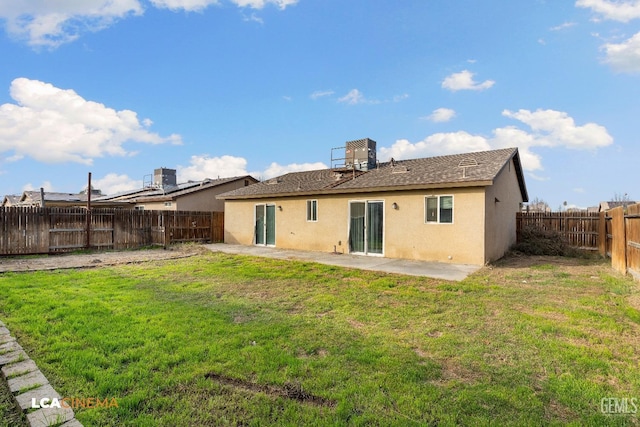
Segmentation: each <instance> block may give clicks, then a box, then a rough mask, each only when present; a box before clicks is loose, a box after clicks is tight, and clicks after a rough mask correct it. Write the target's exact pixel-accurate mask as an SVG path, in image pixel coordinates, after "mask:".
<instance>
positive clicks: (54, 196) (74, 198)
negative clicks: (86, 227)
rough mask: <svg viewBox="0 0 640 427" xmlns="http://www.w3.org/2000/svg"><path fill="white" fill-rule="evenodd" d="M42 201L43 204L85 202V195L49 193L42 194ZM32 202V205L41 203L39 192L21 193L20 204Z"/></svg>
mask: <svg viewBox="0 0 640 427" xmlns="http://www.w3.org/2000/svg"><path fill="white" fill-rule="evenodd" d="M44 200H45V202H47V201H51V202H86V201H87V195H86V194H78V193H56V192H51V191H45V192H44ZM27 201H29V202H32V203H40V202H41V201H42V199H41V197H40V191H25V192H24V193H22V196H21V197H20V202H27Z"/></svg>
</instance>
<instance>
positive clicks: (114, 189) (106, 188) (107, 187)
mask: <svg viewBox="0 0 640 427" xmlns="http://www.w3.org/2000/svg"><path fill="white" fill-rule="evenodd" d="M91 186H92V187H93V188H94V189H96V190H100V191H102V194H103V195H112V194H115V193H120V192H122V191H128V190H135V189H137V188H142V180H135V179H131V178H129V176H127V175H124V174H121V175H119V174H117V173H109V174H107V175H105V176H104V177H102V178H100V179H93V180H91Z"/></svg>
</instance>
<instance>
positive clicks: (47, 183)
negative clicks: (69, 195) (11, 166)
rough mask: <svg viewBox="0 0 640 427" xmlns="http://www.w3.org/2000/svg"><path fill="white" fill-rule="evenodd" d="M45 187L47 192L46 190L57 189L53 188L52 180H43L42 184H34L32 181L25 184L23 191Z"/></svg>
mask: <svg viewBox="0 0 640 427" xmlns="http://www.w3.org/2000/svg"><path fill="white" fill-rule="evenodd" d="M41 188H42V189H43V190H44V191H45V192H46V191H55V190H54V188H53V185H52V184H51V181H43V182H42V184H40V185H39V186H37V187H36V186H34V185H33V184H31V183H28V184H25V185H24V186H23V187H22V191H36V190H40V189H41Z"/></svg>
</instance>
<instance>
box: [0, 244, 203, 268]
mask: <svg viewBox="0 0 640 427" xmlns="http://www.w3.org/2000/svg"><path fill="white" fill-rule="evenodd" d="M207 252H208V250H207V249H206V248H204V247H202V246H199V245H175V246H170V247H169V248H167V249H162V248H158V249H143V250H132V251H114V252H92V253H84V254H59V255H42V256H24V257H20V256H18V257H2V258H0V273H6V272H10V271H15V272H19V271H38V270H58V269H66V268H95V267H104V266H108V265H119V264H133V263H139V262H147V261H159V260H167V259H178V258H186V257H191V256H194V255H198V254H202V253H207Z"/></svg>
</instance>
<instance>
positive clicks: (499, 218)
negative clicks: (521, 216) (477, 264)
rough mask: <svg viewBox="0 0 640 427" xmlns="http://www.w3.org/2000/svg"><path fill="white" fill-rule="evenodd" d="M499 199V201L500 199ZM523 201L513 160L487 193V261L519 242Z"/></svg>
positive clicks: (500, 255)
mask: <svg viewBox="0 0 640 427" xmlns="http://www.w3.org/2000/svg"><path fill="white" fill-rule="evenodd" d="M496 199H498V200H499V201H496ZM522 202H523V200H522V193H521V191H520V187H519V186H518V178H517V174H516V169H515V165H514V163H513V159H511V160H510V161H509V163H508V164H507V165H505V167H504V168H503V169H502V170H501V171H500V173H499V174H498V175H497V176H496V178H495V180H494V184H493V185H492V186H490V187H487V192H486V201H485V206H486V215H485V218H486V236H487V239H486V244H485V253H486V262H490V261H495V260H497V259H499V258H501V257H502V256H503V255H504V254H505V253H506V252H507V251H508V250H509V248H511V246H513V245H514V244H515V243H516V212H518V211H519V210H520V204H521V203H522Z"/></svg>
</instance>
